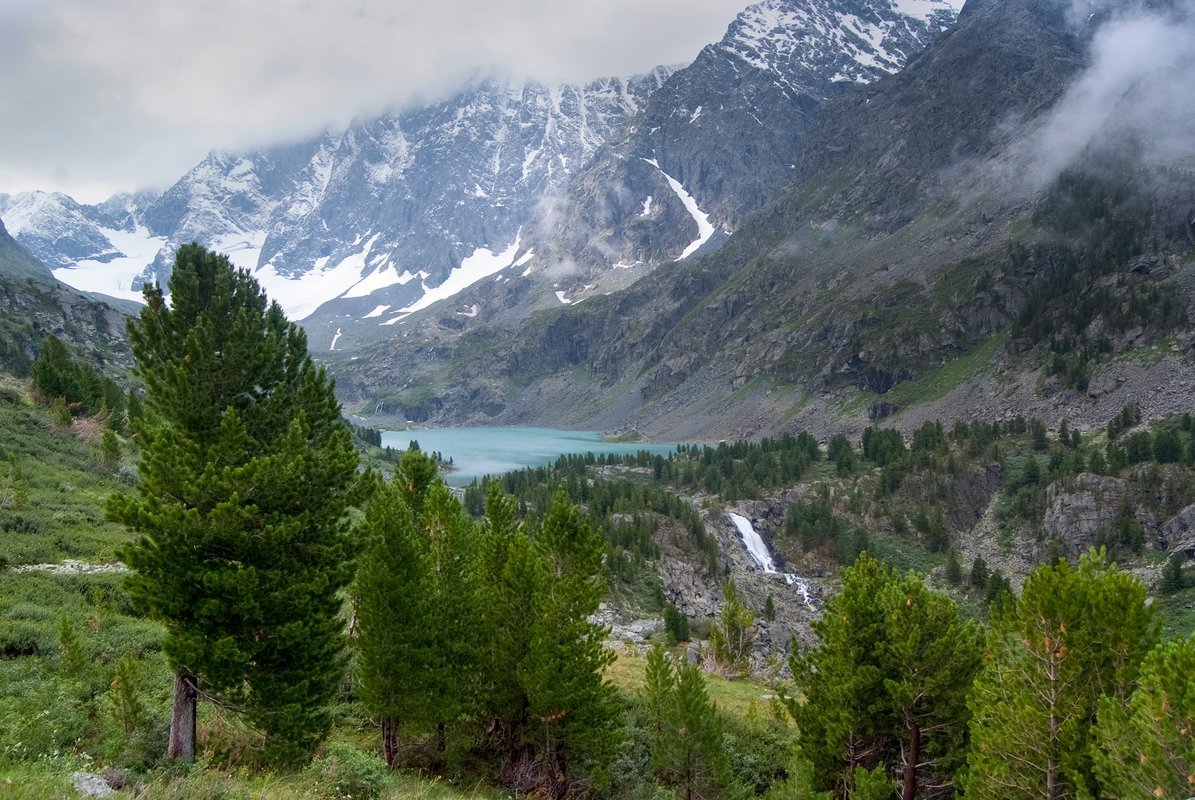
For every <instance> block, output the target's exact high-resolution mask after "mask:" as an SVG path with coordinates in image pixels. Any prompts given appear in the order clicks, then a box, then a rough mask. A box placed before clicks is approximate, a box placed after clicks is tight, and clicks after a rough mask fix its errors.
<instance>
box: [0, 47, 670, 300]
mask: <svg viewBox="0 0 1195 800" xmlns="http://www.w3.org/2000/svg"><path fill="white" fill-rule="evenodd" d="M670 72H671V70H670V69H668V68H663V67H661V68H659V69H657V70H654V71H653V72H651V73H650V74H647V75H641V76H635V77H632V78H607V79H602V80H597V81H593V82H591V83H589V84H585V85H558V86H546V85H543V84H539V83H526V84H515V83H511V82H503V81H496V80H488V81H482V82H478V83H477V84H475V85H473V86H471V87H469V88H468V89H466V90H465V91H462V92H460V93H458V94H457V95H455V96H453V97H451V98H448V99H446V100H443V101H440V102H437V103H434V104H431V105H428V106H425V107H421V108H416V109H411V110H407V111H403V112H395V113H391V114H386V115H383V116H381V117H378V118H376V119H371V120H367V121H361V122H358V123H355V124H353V125H351V126H350V127H349V128H348V129H347V130H345V131H343V132H338V133H331V132H330V133H326V134H324V135H323V136H321V137H319V138H318V139H315V140H312V141H308V142H303V143H300V144H297V145H292V146H288V147H279V148H272V149H267V150H260V151H251V152H245V153H230V152H213V153H211V154H210V155H209V156H208V157H207V158H205V159H204V160H203V161H202V162H200V163H199V164H198V165H196V166H195V167H194V168H193V169H192V170H191V171H190V172H188V173H187V175H185V176H184V177H183V178H182V179H181V180H179V181H178V183H176V184H175V185H174V186H172V187H171V188H170V189H168V190H167V191H166V192H165V193H163V194H161V195H160V196H159V195H153V194H141V195H121V196H118V197H114V198H112V199H111V200H109V201H107V202H105V203H103V204H101V205H98V206H86V205H82V204H79V203H76V202H75V201H73V200H72V199H71V198H69V197H66V196H65V195H52V194H46V193H26V194H21V195H16V196H13V197H0V217H2V218H3V219H4V220H5V221H6V223H8V224H9V225H10V228H11V230H12V231H13V235H14V237H15V238H16V239H17V241H18V242H20V243H21V244H22V245H23V246H24V247H26V248H28V249H29V250H30V251H31V252H33V253H34V254H35V255H37V256H38V257H40V258H42V259H44V260H46V261H47V263H49V264H50V265H51V266H53V267H54V268H55V269H56V274H57V276H58V277H59V279H61V280H63V281H65V282H67V283H69V284H72V285H76V286H79V287H80V288H85V289H87V290H89V291H107V292H108V293H111V294H114V295H115V296H120V297H139V286H140V284H141V283H143V282H146V281H152V280H155V279H157V280H161V281H165V279H166V278H167V277H168V270H169V265H170V261H171V259H172V257H173V252H174V250H175V248H176V247H177V246H178V245H179V244H181V243H184V242H188V241H192V240H195V241H199V242H200V243H202V244H205V245H207V246H209V247H213V248H216V249H218V250H220V251H221V252H224V253H226V254H227V255H229V257H230V258H231V259H232V260H233V261H234V263H236V264H238V265H239V266H243V267H246V268H249V269H251V270H254V271H255V275H256V277H257V278H258V280H259V281H260V282H261V283H262V285H263V286H264V287H265V288H266V289H267V291H268V292H269V293H270V295H271V297H273V298H275V299H277V300H278V301H279V302H281V303H282V305H283V307H284V308H285V309H286V311H287V312H288V314H289V315H290V316H291V317H292V318H294V319H304V318H306V317H307V316H308V315H310V314H311V313H312V312H313V311H315V309H316V308H318V307H319V306H320V305H322V304H324V303H326V302H328V301H330V300H334V299H337V298H341V299H342V300H344V301H353V300H355V301H356V305H361V306H363V305H365V304H369V305H370V308H376V307H378V306H381V305H385V306H387V308H388V309H403V308H410V307H414V306H418V305H420V304H421V303H422V304H423V305H426V304H429V303H430V302H431V301H432V300H433V299H436V298H438V297H440V296H442V295H444V294H445V293H446V292H448V291H450V290H451V289H452V287H454V286H455V287H456V288H457V289H458V290H459V288H461V287H462V286H463V285H467V279H468V278H469V277H472V276H476V275H478V274H486V273H488V272H492V271H493V269H495V261H494V259H495V258H498V257H499V256H501V254H503V253H506V254H507V257H506V258H505V260H504V261H502V263H501V264H497V265H496V266H498V267H501V266H506V265H508V264H509V263H510V262H511V261H512V260H513V258H514V252H515V251H514V249H512V248H513V247H514V245H515V244H516V242H517V241H518V238H519V230H520V228H521V226H522V225H523V223H524V222H525V221H526V220H527V219H528V218H529V217H530V215H531V212H532V210H533V209H534V208H535V206H536V204H537V203H538V202H540V200H541V198H542V197H544V196H545V195H547V194H549V193H551V192H552V191H554V190H556V189H557V188H559V187H560V186H562V185H563V183H564V182H565V181H566V180H567V179H568V178H569V176H570V175H572V174H573V173H574V172H576V171H577V170H578V169H579V168H580V166H581V165H583V164H584V163H586V162H587V161H588V160H589V159H590V158H591V157H592V156H593V153H594V152H595V150H596V149H597V148H598V146H599V145H600V144H601V143H602V142H603V141H605V139H606V138H607V137H609V135H610V134H611V132H612V131H614V130H616V129H617V128H618V127H619V126H620V125H621V124H622V123H623V122H624V121H625V120H626V119H627V118H628V117H629V116H631V115H632V114H634V113H635V112H636V111H637V110H638V109H639V108H640V107H641V106H642V104H643V103H644V101H646V99H647V98H648V96H650V94H651V93H652V92H653V91H655V90H656V89H657V88H658V87H659V86H660V84H661V83H663V81H664V80H665V79H666V78H667V76H668V75H669V74H670ZM491 251H492V252H491ZM495 254H498V255H495ZM101 284H102V286H103V287H104V288H100V285H101ZM366 297H368V298H369V299H368V300H365V299H363V298H366ZM350 305H353V303H350ZM354 307H356V306H355V305H354ZM362 313H364V312H363V311H362ZM379 315H380V312H379ZM389 316H390V317H392V316H393V314H391V315H389Z"/></svg>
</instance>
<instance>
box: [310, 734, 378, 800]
mask: <svg viewBox="0 0 1195 800" xmlns="http://www.w3.org/2000/svg"><path fill="white" fill-rule="evenodd" d="M307 773H308V775H310V776H311V778H312V779H313V780H314V782H315V785H316V788H317V789H318V790H319V792H320V795H321V796H323V797H329V798H333V799H334V800H350V798H351V800H370V799H371V798H376V797H378V796H379V795H380V794H381V793H382V789H384V788H385V787H386V783H387V782H388V781H389V780H390V770H389V769H387V768H386V764H385V763H384V762H383V761H382V759H380V758H378V757H377V756H376V755H373V754H371V753H363V752H361V751H360V750H358V749H357V748H355V747H353V746H352V745H348V744H345V743H343V742H329V743H328V747H327V750H326V752H325V753H324V755H322V756H320V757H319V758H317V759H316V760H315V761H312V762H311V765H310V766H308V767H307Z"/></svg>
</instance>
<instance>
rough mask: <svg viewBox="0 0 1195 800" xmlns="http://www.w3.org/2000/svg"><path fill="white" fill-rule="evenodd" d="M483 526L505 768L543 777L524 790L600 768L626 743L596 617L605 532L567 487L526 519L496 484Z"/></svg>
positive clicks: (493, 715) (490, 677)
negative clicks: (604, 674)
mask: <svg viewBox="0 0 1195 800" xmlns="http://www.w3.org/2000/svg"><path fill="white" fill-rule="evenodd" d="M482 531H483V536H482V552H483V553H484V554H485V560H486V562H487V564H488V567H487V575H488V577H487V583H488V586H489V591H488V597H487V603H486V604H485V608H484V611H483V619H484V621H485V631H486V639H487V643H486V644H485V646H484V648H483V651H484V653H485V663H484V666H483V672H482V676H481V677H482V694H483V700H484V708H485V712H486V714H487V716H488V717H489V719H490V724H489V725H488V727H489V728H490V729H491V730H492V731H493V732H494V733H495V735H496V738H497V742H498V745H499V749H500V751H501V754H502V758H503V760H504V763H505V768H504V769H505V772H506V774H508V775H510V776H514V775H521V776H523V777H524V778H527V777H531V778H532V779H533V780H534V781H535V785H534V786H525V785H524V786H522V787H520V788H523V789H545V788H551V787H556V788H559V787H561V786H563V785H564V784H566V783H567V782H568V781H570V780H571V779H573V778H575V777H579V776H581V775H585V774H589V775H594V774H596V773H599V772H601V770H602V768H603V767H604V765H605V764H606V763H608V762H609V760H610V759H611V758H612V757H613V755H614V752H615V750H616V748H617V744H618V741H619V734H618V731H617V727H616V724H615V723H616V720H617V705H616V701H615V694H614V690H613V688H612V687H611V686H610V685H609V684H608V683H606V682H605V680H604V679H603V677H602V671H603V669H604V668H605V667H606V665H608V664H609V663H610V662H611V661H612V660H613V658H614V654H613V653H612V652H611V651H609V650H608V649H606V648H605V647H604V645H603V640H604V638H605V634H606V630H605V629H604V628H602V627H601V626H599V625H596V624H594V623H593V622H591V621H590V617H591V616H592V615H593V614H594V613H595V612H596V611H597V608H598V604H599V602H600V601H601V597H602V593H603V591H604V589H605V586H604V583H603V580H602V555H603V553H604V552H605V541H604V537H603V536H602V534H601V532H600V531H598V529H597V528H596V527H595V526H594V525H593V524H592V522H590V521H589V520H588V518H586V517H584V516H582V514H581V512H580V511H579V509H577V507H576V506H573V505H572V504H570V503H569V502H568V500H567V498H566V497H565V495H564V494H563V492H559V493H557V494H556V496H555V498H554V499H553V500H552V502H551V506H550V507H549V508H548V509H546V513H545V514H544V515H543V516H542V517H540V518H539V519H537V520H535V521H533V522H532V523H530V524H527V525H521V524H519V523H518V522H517V521H516V520H515V505H514V502H513V500H511V499H510V498H509V497H507V496H505V495H503V494H502V493H501V491H499V490H498V489H497V488H496V486H494V485H493V484H491V487H490V489H489V496H488V499H487V504H486V519H485V521H484V523H483V526H482Z"/></svg>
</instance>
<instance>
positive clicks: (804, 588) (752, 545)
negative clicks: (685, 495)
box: [730, 512, 813, 606]
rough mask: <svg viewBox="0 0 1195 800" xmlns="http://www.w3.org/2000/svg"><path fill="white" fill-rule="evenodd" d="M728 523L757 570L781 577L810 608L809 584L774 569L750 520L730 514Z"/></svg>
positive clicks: (797, 577) (765, 547) (773, 564)
mask: <svg viewBox="0 0 1195 800" xmlns="http://www.w3.org/2000/svg"><path fill="white" fill-rule="evenodd" d="M730 521H731V522H733V523H734V527H735V528H736V529H737V530H738V532H739V536H741V537H742V538H743V545H744V546H745V547H746V548H747V553H748V554H750V556H751V558H752V560H754V561H755V563H756V564H758V565H759V568H760V569H761V570H763V572H764V573H765V574H768V575H775V574H781V575H783V576H784V582H785V583H787V584H788V585H789V586H795V587H796V590H797V591H798V592H800V594H801V599H802V600H804V601H805V605H807V606H812V605H813V597H812V596H811V595H810V594H809V584H807V583H806V582H805V581H803V580H801V578H800V576H798V575H795V574H793V573H791V572H783V573H780V572H779V571H778V570H777V569H776V562H775V561H773V560H772V554H771V553H770V552H768V546H767V545H766V544H764V541H763V539H762V538H761V537H760V535H759V534H758V533H756V532H755V526H753V525H752V524H751V520H749V519H747V518H746V517H744V516H742V515H741V514H735V513H734V512H731V514H730Z"/></svg>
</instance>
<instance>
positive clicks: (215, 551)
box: [108, 244, 358, 761]
mask: <svg viewBox="0 0 1195 800" xmlns="http://www.w3.org/2000/svg"><path fill="white" fill-rule="evenodd" d="M169 288H170V302H169V304H168V303H167V300H166V295H165V293H164V292H163V291H162V288H161V287H160V286H157V285H155V286H153V287H152V288H149V287H147V288H146V290H145V299H146V303H147V306H146V308H145V309H143V310H142V312H141V316H140V318H139V319H138V320H135V321H133V322H131V323H130V326H129V328H130V340H131V342H132V347H133V354H134V356H135V358H136V363H137V367H136V374H137V376H138V377H139V378H140V379H141V381H142V382H143V383H144V385H145V387H146V395H145V413H144V415H143V416H142V417H141V418H140V419H139V420H137V423H136V435H137V437H138V439H139V441H140V444H141V461H140V466H139V470H140V476H141V480H140V483H139V485H138V489H137V495H136V496H117V497H113V498H112V500H111V501H110V502H109V505H108V514H109V516H110V518H112V519H114V520H116V521H119V522H123V523H124V524H125V525H127V526H128V527H130V528H131V529H132V530H134V531H135V532H137V533H138V534H140V538H139V540H138V541H137V543H136V544H135V545H134V546H132V547H131V548H129V550H128V552H127V553H126V554H125V558H126V560H127V562H128V563H129V566H130V567H131V568H132V570H133V573H132V575H131V577H130V581H129V584H130V589H131V593H132V596H133V599H134V602H135V603H136V605H137V606H138V607H139V608H141V609H142V610H143V611H145V612H147V613H149V614H150V615H151V616H153V617H155V618H157V619H160V620H161V621H162V622H163V623H164V624H165V626H166V631H167V632H166V637H165V639H164V642H163V649H164V650H165V652H166V655H167V657H168V658H169V661H170V663H171V665H172V667H173V668H174V670H175V698H174V710H173V713H172V717H171V734H170V743H169V755H170V756H171V757H175V758H183V759H193V758H194V755H195V705H196V699H197V697H198V696H199V695H200V694H201V693H202V694H203V695H204V696H206V697H212V698H214V699H217V700H218V701H219V702H222V703H225V704H228V705H230V706H233V707H239V708H242V709H244V710H245V712H246V716H247V719H248V721H249V722H250V723H251V724H252V725H254V726H256V727H257V728H258V729H260V730H261V731H262V732H263V733H265V735H266V752H265V757H266V758H267V759H269V760H273V761H293V760H298V759H301V758H303V757H305V756H306V755H307V754H309V753H310V751H311V750H312V749H313V748H314V747H315V745H316V744H317V743H318V742H319V740H320V739H321V738H322V737H323V736H324V734H325V733H326V731H327V728H328V726H329V724H330V717H329V713H328V710H327V705H328V702H329V700H330V699H331V697H332V695H333V694H334V692H335V691H336V690H337V688H338V687H339V684H340V681H341V677H342V674H343V670H344V664H345V659H344V654H343V646H342V643H343V638H344V637H343V634H344V621H343V620H342V618H341V614H340V607H341V593H342V589H343V588H344V587H345V585H346V584H347V583H348V581H349V579H350V577H351V559H350V556H351V555H352V554H351V552H350V544H349V539H348V536H347V530H346V528H345V525H346V521H345V511H346V509H347V506H348V503H349V502H350V499H351V498H352V493H353V490H354V487H355V486H357V485H358V484H357V479H356V475H357V456H356V452H355V451H354V449H353V446H352V441H351V436H350V434H349V431H348V429H347V427H346V426H345V424H344V422H343V421H342V419H341V416H340V406H339V404H338V403H337V401H336V398H335V397H334V396H333V394H332V383H331V381H330V380H329V379H328V377H327V375H326V374H325V372H324V369H323V368H322V367H317V366H315V364H314V363H313V362H312V361H311V358H310V357H309V356H308V354H307V342H306V337H305V335H304V334H303V332H302V330H301V329H299V328H298V327H297V326H295V325H294V324H293V323H290V322H287V320H286V317H285V316H284V315H283V313H282V309H281V308H280V307H279V306H278V304H277V303H273V304H269V305H267V301H266V297H265V295H264V293H263V292H262V291H261V288H260V287H259V286H258V284H257V282H256V281H255V280H253V278H252V277H251V276H250V275H249V274H248V273H247V272H246V271H243V270H237V269H234V268H233V267H232V265H231V264H230V263H229V262H228V259H227V258H225V257H223V256H220V255H217V254H215V253H211V252H208V251H207V250H205V249H203V248H202V247H200V246H199V245H195V244H191V245H185V246H183V247H181V248H179V251H178V254H177V256H176V258H175V265H174V272H173V275H172V277H171V279H170V284H169Z"/></svg>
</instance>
